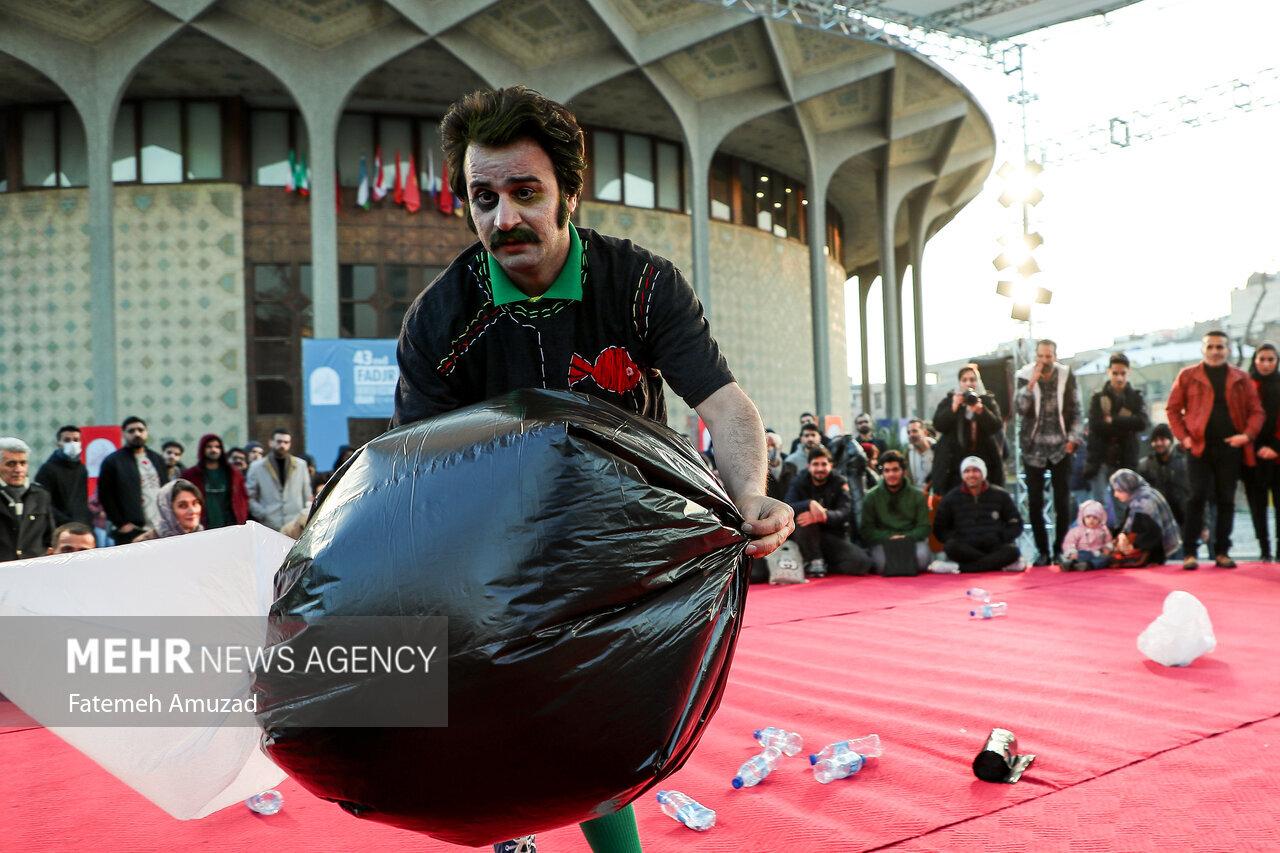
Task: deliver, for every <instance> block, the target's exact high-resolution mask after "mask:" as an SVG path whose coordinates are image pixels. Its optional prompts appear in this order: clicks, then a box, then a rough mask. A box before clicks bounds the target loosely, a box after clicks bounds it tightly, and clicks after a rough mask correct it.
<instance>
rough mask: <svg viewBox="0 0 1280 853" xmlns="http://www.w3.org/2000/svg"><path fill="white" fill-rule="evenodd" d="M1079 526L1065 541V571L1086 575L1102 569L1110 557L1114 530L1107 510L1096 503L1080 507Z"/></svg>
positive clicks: (1063, 567) (1063, 551)
mask: <svg viewBox="0 0 1280 853" xmlns="http://www.w3.org/2000/svg"><path fill="white" fill-rule="evenodd" d="M1078 520H1079V524H1077V525H1076V526H1075V527H1072V528H1071V529H1070V530H1068V531H1067V535H1066V536H1065V537H1063V539H1062V571H1064V572H1070V571H1076V572H1087V571H1089V570H1090V569H1101V568H1103V567H1104V566H1106V564H1107V559H1108V558H1109V557H1110V556H1111V549H1112V541H1111V531H1110V530H1108V529H1107V510H1106V508H1105V507H1104V506H1103V505H1102V504H1100V503H1098V502H1097V501H1085V502H1084V503H1082V504H1080V512H1079V516H1078Z"/></svg>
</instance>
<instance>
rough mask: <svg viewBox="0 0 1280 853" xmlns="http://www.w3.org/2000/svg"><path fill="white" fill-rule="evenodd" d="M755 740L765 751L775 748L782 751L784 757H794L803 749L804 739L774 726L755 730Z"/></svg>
mask: <svg viewBox="0 0 1280 853" xmlns="http://www.w3.org/2000/svg"><path fill="white" fill-rule="evenodd" d="M755 739H756V740H758V741H760V745H761V746H763V747H764V748H765V749H768V748H769V747H771V746H773V747H777V748H778V749H780V750H782V753H783V754H784V755H795V754H796V753H797V752H799V751H800V750H802V749H804V738H802V737H800V735H798V734H796V733H795V732H789V731H786V730H784V729H780V728H778V727H776V726H769V727H768V728H763V729H756V731H755Z"/></svg>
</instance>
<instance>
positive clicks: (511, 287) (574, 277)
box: [486, 222, 584, 305]
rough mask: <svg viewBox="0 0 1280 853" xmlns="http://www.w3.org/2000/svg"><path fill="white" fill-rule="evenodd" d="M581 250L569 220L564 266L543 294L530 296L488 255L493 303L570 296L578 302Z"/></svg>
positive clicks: (580, 290)
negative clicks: (567, 249)
mask: <svg viewBox="0 0 1280 853" xmlns="http://www.w3.org/2000/svg"><path fill="white" fill-rule="evenodd" d="M583 251H584V250H583V248H582V240H581V239H579V237H578V229H577V228H574V227H573V223H572V222H570V223H569V255H568V257H567V258H565V261H564V268H563V269H561V270H560V274H559V275H558V276H556V280H555V281H553V282H551V287H550V288H548V289H547V292H546V293H544V294H542V295H541V296H535V297H532V298H530V297H529V296H528V295H527V294H526V293H525V292H524V291H523V290H521V289H520V288H518V287H516V286H515V284H513V283H512V281H511V279H510V278H508V277H507V273H506V272H505V271H504V270H503V269H502V264H500V263H498V260H497V259H496V258H495V257H494V256H493V255H489V284H490V286H491V287H492V288H493V304H494V305H507V304H510V303H512V302H523V301H525V300H528V301H530V302H537V301H538V300H540V299H571V300H573V301H574V302H581V301H582V254H583ZM486 254H487V253H486Z"/></svg>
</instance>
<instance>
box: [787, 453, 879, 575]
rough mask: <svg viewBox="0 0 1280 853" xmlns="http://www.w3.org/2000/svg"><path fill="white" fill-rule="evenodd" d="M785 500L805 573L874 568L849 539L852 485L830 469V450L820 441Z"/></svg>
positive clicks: (852, 572) (853, 572)
mask: <svg viewBox="0 0 1280 853" xmlns="http://www.w3.org/2000/svg"><path fill="white" fill-rule="evenodd" d="M786 502H787V503H788V504H790V505H791V508H792V509H793V510H795V513H796V531H795V533H793V534H791V538H792V539H793V540H794V541H795V543H796V544H797V545H799V546H800V554H801V556H803V557H804V569H805V574H808V575H810V576H812V577H823V576H824V575H826V573H827V572H828V570H829V571H832V572H834V573H836V574H840V575H865V574H867V573H868V572H870V571H871V558H870V557H869V556H867V552H866V551H864V550H862V549H861V548H859V547H858V546H857V545H854V544H853V543H852V542H850V541H849V536H848V531H847V528H848V524H849V518H850V516H851V515H852V512H853V502H852V499H851V498H850V497H849V484H848V483H847V482H845V479H844V477H841V476H840V475H839V474H837V473H836V472H835V471H832V470H831V451H830V450H827V449H826V448H825V447H823V446H822V445H821V444H819V445H817V446H816V447H813V448H811V449H810V450H809V467H808V468H807V469H806V470H804V471H801V472H800V473H799V474H797V475H796V476H795V479H793V480H792V481H791V487H790V488H788V489H787V497H786Z"/></svg>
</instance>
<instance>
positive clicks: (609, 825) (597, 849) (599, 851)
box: [579, 806, 642, 853]
mask: <svg viewBox="0 0 1280 853" xmlns="http://www.w3.org/2000/svg"><path fill="white" fill-rule="evenodd" d="M579 827H580V828H581V829H582V834H583V835H584V836H585V837H586V839H587V843H588V844H590V845H591V849H592V851H593V853H642V851H641V850H640V833H639V831H638V830H637V829H636V812H635V809H633V808H631V806H627V807H626V808H624V809H623V810H622V811H619V812H614V813H613V814H610V815H605V816H604V817H598V818H595V819H594V820H589V821H587V822H586V823H583V824H579Z"/></svg>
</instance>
